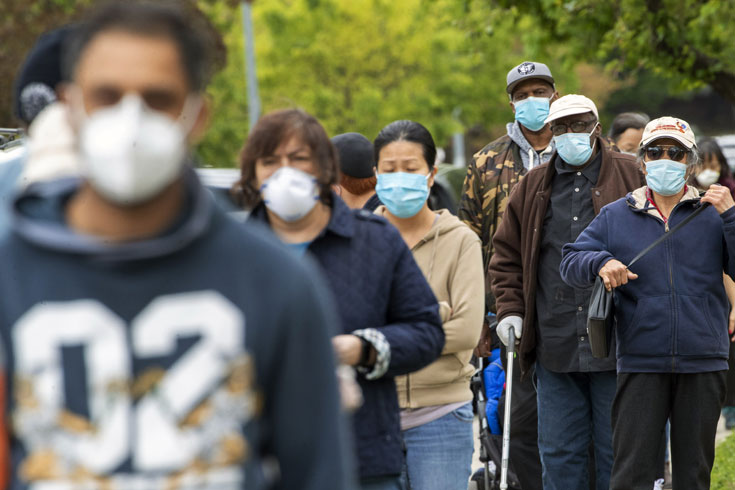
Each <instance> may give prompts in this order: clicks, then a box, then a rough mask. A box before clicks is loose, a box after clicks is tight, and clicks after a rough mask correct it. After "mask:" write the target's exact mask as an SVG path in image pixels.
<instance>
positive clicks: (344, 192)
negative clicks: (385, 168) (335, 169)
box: [332, 133, 380, 212]
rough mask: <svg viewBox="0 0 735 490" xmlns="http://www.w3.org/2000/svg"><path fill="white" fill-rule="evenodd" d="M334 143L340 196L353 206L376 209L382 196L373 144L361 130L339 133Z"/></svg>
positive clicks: (333, 139)
mask: <svg viewBox="0 0 735 490" xmlns="http://www.w3.org/2000/svg"><path fill="white" fill-rule="evenodd" d="M332 143H333V144H334V146H335V147H336V148H337V153H339V167H340V176H339V185H338V189H339V190H338V193H339V197H341V198H342V200H343V201H344V202H345V204H347V206H348V207H349V208H351V209H361V208H362V209H365V210H367V211H370V212H373V211H375V208H377V207H378V206H380V199H379V198H378V196H377V195H376V194H375V183H376V178H375V159H374V157H373V144H372V143H371V142H370V140H369V139H367V138H366V137H364V136H363V135H361V134H360V133H344V134H338V135H337V136H335V137H333V138H332Z"/></svg>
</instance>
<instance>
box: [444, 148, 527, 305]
mask: <svg viewBox="0 0 735 490" xmlns="http://www.w3.org/2000/svg"><path fill="white" fill-rule="evenodd" d="M520 151H521V150H520V147H519V146H518V145H517V144H516V143H514V142H513V141H512V140H511V139H510V136H508V135H507V134H506V135H504V136H502V137H500V138H498V139H496V140H495V141H493V142H492V143H489V144H488V145H486V146H485V147H484V148H483V149H482V150H480V151H478V152H477V153H475V155H474V157H473V158H472V161H471V162H470V164H469V166H468V167H467V176H466V177H465V180H464V185H463V186H462V197H461V200H460V203H459V211H458V212H457V216H458V217H459V219H460V220H462V221H463V222H464V223H465V224H466V225H467V226H469V227H470V228H472V230H474V232H475V233H477V235H478V236H479V237H480V239H481V240H482V256H483V258H484V260H483V266H484V267H485V307H486V308H487V311H492V312H495V298H494V297H493V295H492V292H491V291H490V280H489V277H488V274H487V266H488V264H489V262H490V257H491V256H492V253H493V250H492V238H493V235H494V234H495V230H496V229H497V227H498V225H499V224H500V220H501V219H502V217H503V212H504V211H505V207H506V206H507V204H508V196H509V195H510V191H511V190H512V189H513V186H515V185H516V184H517V183H518V182H519V181H520V180H521V178H522V177H523V176H524V175H526V172H527V170H526V169H525V168H524V167H523V161H522V160H521V153H520Z"/></svg>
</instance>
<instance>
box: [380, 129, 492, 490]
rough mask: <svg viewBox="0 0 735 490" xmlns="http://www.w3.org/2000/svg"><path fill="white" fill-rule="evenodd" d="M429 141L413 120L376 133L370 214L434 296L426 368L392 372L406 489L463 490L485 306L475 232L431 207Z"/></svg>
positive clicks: (433, 149)
mask: <svg viewBox="0 0 735 490" xmlns="http://www.w3.org/2000/svg"><path fill="white" fill-rule="evenodd" d="M435 155H436V147H435V145H434V140H433V138H432V137H431V133H429V131H428V130H427V129H426V128H425V127H424V126H422V125H421V124H419V123H417V122H413V121H395V122H393V123H391V124H389V125H388V126H386V127H385V128H383V129H382V130H381V131H380V133H379V134H378V136H377V138H376V139H375V158H376V160H377V175H378V183H377V187H376V189H377V193H378V197H379V198H380V200H381V201H382V202H383V203H385V205H384V206H380V207H379V208H378V209H377V210H376V211H375V213H376V214H378V215H380V216H383V217H384V218H386V219H387V220H388V222H390V223H391V224H392V225H393V226H395V227H396V228H397V229H398V232H399V233H400V234H401V237H402V238H403V241H404V242H406V245H407V246H408V247H409V248H410V249H411V252H412V253H413V257H414V259H416V263H417V264H418V265H419V267H420V268H421V271H422V272H423V273H424V276H425V277H426V280H427V281H428V282H429V285H430V286H431V289H432V291H434V294H435V295H436V298H437V300H438V301H439V312H440V315H441V319H442V326H443V328H444V336H445V338H446V343H445V345H444V350H443V351H442V355H441V357H440V358H439V359H437V360H436V361H434V362H433V363H432V364H430V365H429V366H428V367H425V368H424V369H422V370H420V371H417V372H415V373H411V374H408V375H405V376H400V377H398V378H397V379H396V385H397V387H398V402H399V404H400V407H401V429H402V433H403V440H404V441H405V443H406V467H407V472H406V475H405V476H406V481H405V485H406V488H414V489H421V490H446V489H462V488H466V487H467V481H468V479H469V477H470V473H471V464H472V451H473V447H474V443H473V433H472V421H473V420H474V416H473V413H472V403H471V401H472V392H471V391H470V378H471V376H472V374H473V372H474V371H475V369H474V367H473V366H472V364H471V363H470V359H471V357H472V350H473V349H474V347H475V346H476V345H477V341H478V339H479V337H480V330H481V328H482V321H483V316H484V315H483V313H484V310H485V305H484V297H483V295H482V292H483V288H484V284H485V279H484V274H483V269H482V252H481V250H480V239H479V238H478V237H477V235H476V234H475V233H473V232H472V230H470V229H469V228H468V227H467V226H466V225H465V224H463V223H462V222H461V221H459V219H457V218H456V217H455V216H454V215H452V214H451V213H450V212H449V211H447V210H446V209H443V210H439V211H432V210H431V209H429V205H428V201H427V198H428V196H429V188H430V187H432V186H433V185H434V176H435V175H436V167H435V166H434V160H435Z"/></svg>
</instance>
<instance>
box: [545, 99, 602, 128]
mask: <svg viewBox="0 0 735 490" xmlns="http://www.w3.org/2000/svg"><path fill="white" fill-rule="evenodd" d="M585 112H591V113H592V114H594V115H595V117H596V118H597V119H599V118H600V116H599V115H598V114H597V106H596V105H595V103H594V102H592V101H591V100H590V99H588V98H587V97H585V96H584V95H577V94H569V95H565V96H564V97H559V98H558V99H556V100H555V101H554V102H552V103H551V107H549V117H547V118H546V120H545V121H544V123H550V122H551V121H556V120H557V119H561V118H562V117H567V116H573V115H574V114H584V113H585Z"/></svg>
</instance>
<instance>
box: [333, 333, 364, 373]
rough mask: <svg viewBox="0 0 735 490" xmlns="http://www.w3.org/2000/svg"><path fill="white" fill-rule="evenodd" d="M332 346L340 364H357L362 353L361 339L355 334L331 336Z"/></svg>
mask: <svg viewBox="0 0 735 490" xmlns="http://www.w3.org/2000/svg"><path fill="white" fill-rule="evenodd" d="M332 347H334V353H335V354H336V355H337V360H338V361H339V362H340V363H341V364H347V365H348V366H357V363H358V362H360V356H361V355H362V340H360V337H358V336H357V335H349V334H348V335H337V336H335V337H332Z"/></svg>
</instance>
